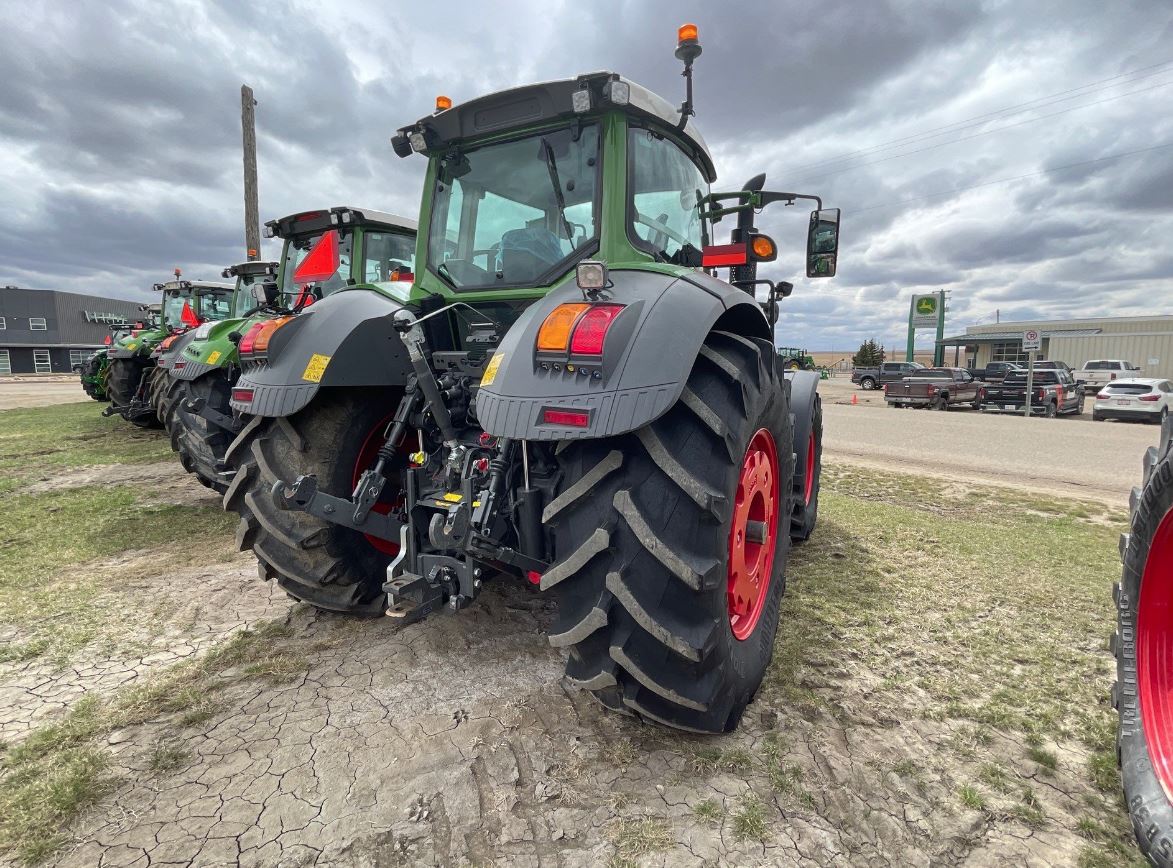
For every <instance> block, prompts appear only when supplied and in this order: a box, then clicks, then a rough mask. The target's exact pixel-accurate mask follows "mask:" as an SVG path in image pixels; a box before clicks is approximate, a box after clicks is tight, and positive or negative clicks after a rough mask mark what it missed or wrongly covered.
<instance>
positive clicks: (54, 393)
mask: <svg viewBox="0 0 1173 868" xmlns="http://www.w3.org/2000/svg"><path fill="white" fill-rule="evenodd" d="M83 398H85V392H83V391H82V390H81V383H80V381H79V380H78V378H77V377H69V378H65V377H43V378H42V377H29V378H27V379H24V378H22V379H17V378H12V377H0V410H14V409H16V408H18V407H48V406H51V405H53V404H72V403H73V402H75V401H79V400H82V399H83ZM94 406H96V407H100V406H101V405H99V404H96V403H95V405H94Z"/></svg>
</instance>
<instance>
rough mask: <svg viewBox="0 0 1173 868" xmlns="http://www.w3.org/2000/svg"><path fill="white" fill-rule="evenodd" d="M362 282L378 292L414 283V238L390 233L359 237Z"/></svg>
mask: <svg viewBox="0 0 1173 868" xmlns="http://www.w3.org/2000/svg"><path fill="white" fill-rule="evenodd" d="M362 274H363V277H362V282H363V283H370V284H373V285H375V286H378V287H380V288H382V289H390V288H391V286H392V284H395V283H400V284H402V283H405V282H406V283H409V284H410V283H411V282H412V281H413V280H414V279H415V236H413V235H400V234H396V233H391V232H370V231H366V232H364V233H363V243H362Z"/></svg>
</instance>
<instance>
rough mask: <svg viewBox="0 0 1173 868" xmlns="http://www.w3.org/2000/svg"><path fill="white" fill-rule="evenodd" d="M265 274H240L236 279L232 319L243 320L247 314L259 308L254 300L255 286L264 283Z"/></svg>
mask: <svg viewBox="0 0 1173 868" xmlns="http://www.w3.org/2000/svg"><path fill="white" fill-rule="evenodd" d="M265 277H266V275H264V274H240V275H237V277H236V295H235V296H234V297H233V299H232V318H233V319H243V318H244V316H245V314H247V313H248V312H249V311H250V310H252V309H253V308H254V307H256V306H257V300H256V299H255V298H253V284H254V283H262V282H264V279H265Z"/></svg>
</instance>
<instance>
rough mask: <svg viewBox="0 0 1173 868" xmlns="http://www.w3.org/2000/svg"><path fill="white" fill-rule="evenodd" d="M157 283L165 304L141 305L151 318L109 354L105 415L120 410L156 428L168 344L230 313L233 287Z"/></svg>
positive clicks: (135, 421)
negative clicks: (162, 360) (163, 357)
mask: <svg viewBox="0 0 1173 868" xmlns="http://www.w3.org/2000/svg"><path fill="white" fill-rule="evenodd" d="M176 274H177V278H176V279H175V280H172V281H169V282H167V283H156V284H155V289H156V290H158V291H160V292H161V293H162V295H163V300H162V302H161V304H153V305H142V307H141V309H142V310H143V312H144V313H145V314H146V319H145V320H144V322H143V323H142V324H141V325H140V324H138V323H136V327H135V328H133V329H131V330H130V333H129V334H127V335H125V336H123V337H121V338H119V339H118V340H116V341H114V342H113V343H112V344H111V346H110V349H109V351H108V353H107V356H108V358H109V360H110V370H109V375H108V376H107V384H108V386H107V391H108V393H109V396H110V406H109V407H108V408H106V410H105V412H104V414H103V415H106V416H111V415H114V414H115V413H117V414H118V415H120V416H122V418H124V419H126V420H127V421H128V422H131V423H132V424H134V425H137V426H138V427H140V428H157V427H159V425H160V424H161V422H162V420H161V419H160V416H159V412H158V402H157V399H156V395H157V393H158V392H159V391H160V389H161V388H162V386H163V382H164V381H163V377H162V374H160V373H159V372H158V371H157V368H158V364H159V360H160V357H161V355H162V354H163V352H165V348H164V347H163V346H162V345H163V344H164V343H165V342H166V343H167V347H166V349H170V346H171V344H172V343H173V342H174V341H168V339H169V338H175V337H177V336H178V335H179V334H181V333H182V332H184V331H186V330H188V329H190V328H193V327H195V326H198V325H200V324H201V323H203V322H204V321H206V320H211V319H217V318H223V317H224V316H227V314H228V310H229V308H230V305H231V300H232V292H233V289H234V287H233V286H232V285H231V284H223V283H210V282H207V281H191V280H181V279H179V278H178V269H177V270H176Z"/></svg>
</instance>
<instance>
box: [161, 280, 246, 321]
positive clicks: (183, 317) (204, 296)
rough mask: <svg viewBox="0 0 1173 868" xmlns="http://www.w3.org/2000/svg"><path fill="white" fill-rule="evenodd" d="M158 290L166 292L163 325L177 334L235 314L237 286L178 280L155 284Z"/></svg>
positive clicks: (164, 293)
mask: <svg viewBox="0 0 1173 868" xmlns="http://www.w3.org/2000/svg"><path fill="white" fill-rule="evenodd" d="M155 289H156V290H158V291H160V292H162V293H163V302H162V317H161V318H162V323H161V324H162V326H163V327H164V328H166V329H167V330H168V331H169V332H177V331H183V330H185V329H189V328H194V327H195V326H198V325H200V324H201V323H204V322H209V321H213V320H222V319H224V318H225V317H227V316H228V315H229V314H230V313H231V312H232V301H233V294H234V292H235V290H236V287H235V286H234V285H232V284H230V283H212V282H208V281H191V280H178V279H176V280H171V281H168V282H166V283H156V284H155Z"/></svg>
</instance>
